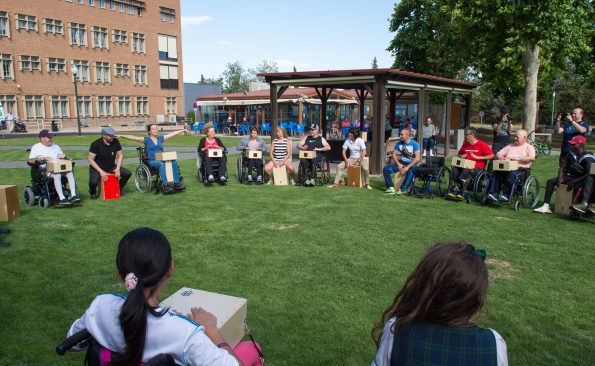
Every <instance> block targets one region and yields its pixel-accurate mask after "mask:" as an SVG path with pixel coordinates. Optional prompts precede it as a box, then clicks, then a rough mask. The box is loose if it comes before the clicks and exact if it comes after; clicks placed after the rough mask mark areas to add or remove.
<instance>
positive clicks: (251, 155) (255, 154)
mask: <svg viewBox="0 0 595 366" xmlns="http://www.w3.org/2000/svg"><path fill="white" fill-rule="evenodd" d="M244 156H245V157H247V158H248V159H262V151H260V150H246V151H244Z"/></svg>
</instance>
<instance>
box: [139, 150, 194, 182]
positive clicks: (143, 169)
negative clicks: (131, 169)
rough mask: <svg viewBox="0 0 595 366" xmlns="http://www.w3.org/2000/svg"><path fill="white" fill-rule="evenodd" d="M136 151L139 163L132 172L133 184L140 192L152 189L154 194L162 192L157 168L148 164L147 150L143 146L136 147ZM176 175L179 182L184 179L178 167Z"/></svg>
mask: <svg viewBox="0 0 595 366" xmlns="http://www.w3.org/2000/svg"><path fill="white" fill-rule="evenodd" d="M136 152H137V154H138V162H139V165H138V167H137V168H136V172H135V173H134V185H135V186H136V189H137V190H138V191H139V192H141V193H146V192H150V191H152V190H153V189H154V190H155V194H158V193H160V192H163V182H162V181H161V177H160V176H159V169H157V168H153V167H151V166H150V165H149V158H148V156H147V151H146V150H145V148H144V147H143V146H141V147H137V148H136ZM178 175H179V176H180V182H181V181H182V180H183V179H184V177H182V172H181V170H180V168H179V167H178Z"/></svg>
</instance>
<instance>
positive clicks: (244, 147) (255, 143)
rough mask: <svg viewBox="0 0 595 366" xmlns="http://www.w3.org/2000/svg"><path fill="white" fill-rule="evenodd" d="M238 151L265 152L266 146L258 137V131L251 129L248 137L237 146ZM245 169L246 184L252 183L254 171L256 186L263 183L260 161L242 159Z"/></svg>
mask: <svg viewBox="0 0 595 366" xmlns="http://www.w3.org/2000/svg"><path fill="white" fill-rule="evenodd" d="M237 149H238V151H242V152H244V151H262V152H263V153H264V152H266V151H267V145H266V144H265V143H264V141H263V140H262V139H261V138H260V137H258V130H257V129H256V128H252V129H251V130H250V136H247V137H245V138H243V139H242V141H240V143H239V144H238V146H237ZM244 161H245V162H246V167H247V168H248V183H253V182H254V180H253V179H252V171H253V170H256V184H262V183H264V181H263V179H262V172H263V166H264V164H263V163H262V159H247V158H246V159H244ZM240 174H241V172H240Z"/></svg>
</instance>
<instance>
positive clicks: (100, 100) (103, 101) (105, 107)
mask: <svg viewBox="0 0 595 366" xmlns="http://www.w3.org/2000/svg"><path fill="white" fill-rule="evenodd" d="M97 116H99V117H108V116H113V114H112V97H109V96H103V95H101V96H98V97H97Z"/></svg>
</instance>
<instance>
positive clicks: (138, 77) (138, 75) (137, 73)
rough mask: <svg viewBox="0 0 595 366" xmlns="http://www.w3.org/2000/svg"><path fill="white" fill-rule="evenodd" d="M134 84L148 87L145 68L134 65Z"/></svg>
mask: <svg viewBox="0 0 595 366" xmlns="http://www.w3.org/2000/svg"><path fill="white" fill-rule="evenodd" d="M134 83H135V84H139V85H149V78H148V77H147V66H145V65H134Z"/></svg>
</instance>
